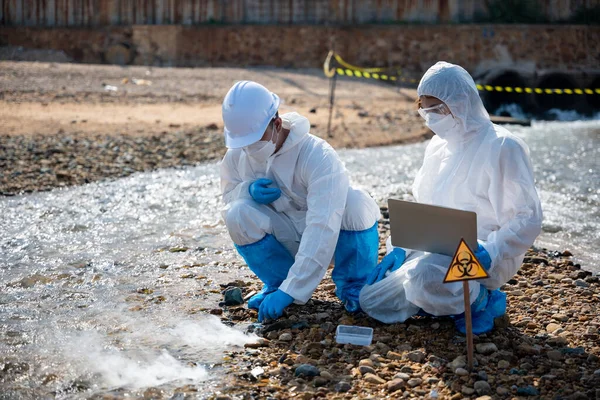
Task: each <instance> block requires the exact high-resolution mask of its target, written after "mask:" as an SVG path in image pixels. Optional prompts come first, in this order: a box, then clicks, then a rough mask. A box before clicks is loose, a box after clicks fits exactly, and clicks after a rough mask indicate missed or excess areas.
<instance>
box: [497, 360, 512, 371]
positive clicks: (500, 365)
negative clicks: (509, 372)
mask: <svg viewBox="0 0 600 400" xmlns="http://www.w3.org/2000/svg"><path fill="white" fill-rule="evenodd" d="M509 367H510V363H509V362H508V361H506V360H500V361H498V368H501V369H506V368H509Z"/></svg>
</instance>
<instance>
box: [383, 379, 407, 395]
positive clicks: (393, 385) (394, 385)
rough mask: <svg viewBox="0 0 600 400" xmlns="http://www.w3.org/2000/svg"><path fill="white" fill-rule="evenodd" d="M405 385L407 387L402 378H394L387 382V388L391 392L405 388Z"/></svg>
mask: <svg viewBox="0 0 600 400" xmlns="http://www.w3.org/2000/svg"><path fill="white" fill-rule="evenodd" d="M404 387H406V383H405V382H404V381H403V380H402V379H393V380H391V381H389V382H387V383H386V384H385V388H386V390H387V391H388V392H390V393H393V392H396V391H398V390H401V389H404Z"/></svg>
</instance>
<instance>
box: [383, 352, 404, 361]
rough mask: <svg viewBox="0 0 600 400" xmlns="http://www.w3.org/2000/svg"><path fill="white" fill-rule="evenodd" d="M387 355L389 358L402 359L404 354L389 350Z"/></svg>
mask: <svg viewBox="0 0 600 400" xmlns="http://www.w3.org/2000/svg"><path fill="white" fill-rule="evenodd" d="M385 357H386V358H387V359H389V360H401V359H402V354H400V353H396V352H393V351H388V352H387V354H386V355H385Z"/></svg>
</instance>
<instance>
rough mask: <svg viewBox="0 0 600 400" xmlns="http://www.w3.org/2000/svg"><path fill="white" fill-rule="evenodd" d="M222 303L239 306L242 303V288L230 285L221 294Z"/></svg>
mask: <svg viewBox="0 0 600 400" xmlns="http://www.w3.org/2000/svg"><path fill="white" fill-rule="evenodd" d="M223 297H224V298H223V304H224V305H226V306H239V305H241V304H244V298H243V296H242V289H240V288H239V287H232V288H229V289H227V290H226V291H225V293H224V294H223Z"/></svg>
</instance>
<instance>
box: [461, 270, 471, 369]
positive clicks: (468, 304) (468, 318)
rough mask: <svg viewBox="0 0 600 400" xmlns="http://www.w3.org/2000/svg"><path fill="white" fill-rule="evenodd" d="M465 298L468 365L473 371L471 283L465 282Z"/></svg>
mask: <svg viewBox="0 0 600 400" xmlns="http://www.w3.org/2000/svg"><path fill="white" fill-rule="evenodd" d="M463 293H464V298H465V321H466V323H467V365H468V367H469V371H472V370H473V326H472V324H471V300H470V298H469V281H463Z"/></svg>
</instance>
